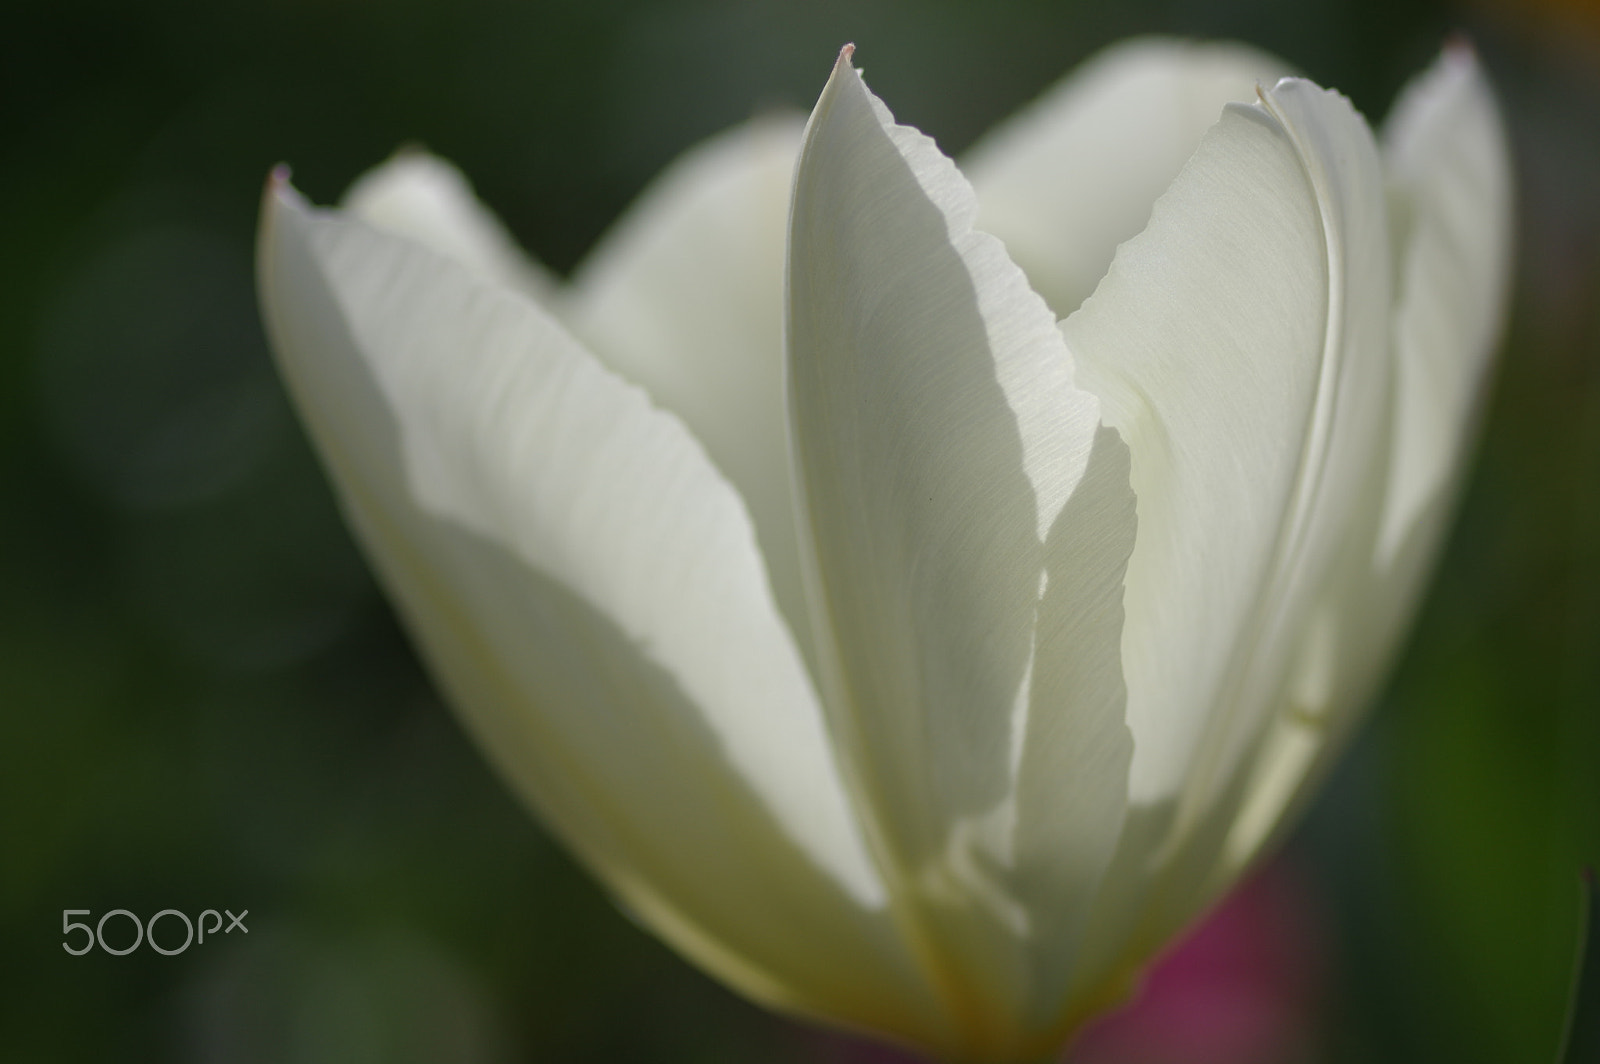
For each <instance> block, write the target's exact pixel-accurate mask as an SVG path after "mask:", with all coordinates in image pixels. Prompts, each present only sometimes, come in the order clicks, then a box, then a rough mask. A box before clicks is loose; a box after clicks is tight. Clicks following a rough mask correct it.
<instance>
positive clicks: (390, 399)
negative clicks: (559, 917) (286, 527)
mask: <svg viewBox="0 0 1600 1064" xmlns="http://www.w3.org/2000/svg"><path fill="white" fill-rule="evenodd" d="M260 276H261V290H262V303H263V306H264V308H265V312H266V320H267V323H268V327H269V332H270V335H271V337H272V340H273V346H274V348H275V350H276V352H277V355H278V358H279V361H280V364H281V366H282V368H283V371H284V374H285V376H286V377H287V379H288V380H289V382H290V385H291V388H292V390H293V392H294V394H295V398H296V400H297V402H298V405H299V407H300V409H301V411H302V412H303V414H304V415H305V417H306V420H307V423H308V426H309V428H310V430H311V432H312V435H313V437H314V438H315V439H316V441H317V443H318V444H319V449H320V450H321V453H322V454H323V455H324V457H325V459H326V461H327V463H328V465H329V467H330V471H331V472H332V474H333V478H334V480H335V483H336V484H337V485H338V488H339V493H340V497H341V500H342V502H343V504H344V506H345V508H346V511H347V513H348V515H349V517H350V519H351V520H352V523H353V524H354V525H355V527H356V528H357V530H358V532H359V533H360V535H361V538H362V540H363V542H364V543H365V544H366V546H367V549H368V551H369V552H370V554H371V555H372V556H373V557H374V558H375V559H376V562H377V566H378V569H379V572H380V575H381V576H382V578H383V580H384V582H385V584H386V585H387V586H388V588H389V590H390V592H391V594H392V595H393V596H394V598H395V600H396V601H397V603H398V605H399V607H400V611H401V613H402V615H403V616H404V618H405V620H406V622H407V624H408V626H409V627H410V628H411V630H412V632H413V633H414V635H415V636H416V638H417V641H418V644H419V647H420V649H421V650H422V652H423V654H424V656H425V657H426V658H427V660H428V662H429V664H430V666H431V668H432V670H433V672H434V675H435V676H436V677H437V679H438V680H439V682H440V683H441V685H442V687H443V688H444V689H445V691H446V692H447V694H448V695H449V697H450V700H451V702H452V703H453V704H454V705H455V707H456V708H457V709H458V710H460V711H461V712H462V714H463V717H464V719H465V720H466V722H467V724H468V725H469V727H470V729H471V730H472V731H473V732H474V734H475V735H476V737H477V738H478V739H479V740H480V742H481V743H482V745H483V747H484V749H485V750H486V751H487V752H489V754H490V755H491V756H492V757H493V758H494V760H495V761H496V763H497V764H498V766H499V768H500V769H501V771H502V772H503V773H504V774H505V776H506V777H507V778H508V779H509V780H510V781H511V782H512V783H513V784H514V785H515V786H516V788H517V789H518V790H519V791H520V792H521V793H522V794H523V795H524V796H526V797H527V798H529V799H530V800H531V801H532V803H533V804H534V805H535V806H536V807H537V809H538V810H539V812H540V813H541V814H542V816H543V817H544V819H545V820H546V822H547V823H549V824H550V825H552V826H553V827H554V829H555V830H556V831H557V832H558V833H559V834H560V835H561V836H562V837H563V838H564V839H565V840H566V842H567V843H568V844H569V845H571V846H572V847H573V849H574V850H575V851H576V852H577V853H578V854H579V855H581V856H582V858H583V859H584V860H585V862H586V863H587V864H588V865H589V866H590V867H591V868H592V869H594V870H595V871H596V872H597V873H598V874H599V876H600V877H601V878H602V880H604V881H605V883H606V884H607V885H608V886H609V887H610V888H611V889H612V890H614V891H615V892H616V893H617V894H618V895H619V896H620V898H621V899H622V900H623V901H624V902H625V903H626V904H627V905H628V906H630V907H631V908H632V909H633V910H634V911H635V912H637V913H638V914H639V915H640V916H641V918H642V919H643V920H644V921H645V922H646V923H648V924H649V925H650V926H651V927H652V928H654V929H655V930H656V931H657V932H658V933H660V934H661V935H662V936H663V937H664V938H666V939H667V940H668V941H670V942H672V943H673V944H674V945H676V946H677V947H678V948H679V949H681V950H683V951H684V952H685V953H686V954H688V955H689V956H691V957H693V958H695V959H696V960H697V961H698V962H699V963H700V964H702V965H703V966H705V967H706V968H707V969H709V970H711V971H713V972H715V973H717V974H718V975H719V976H720V977H721V978H723V979H725V980H726V981H728V982H729V983H731V984H732V985H734V986H736V987H739V988H740V989H741V990H743V991H744V992H745V993H747V994H749V995H751V996H752V997H755V998H757V999H758V1000H762V1001H766V1002H768V1003H770V1004H774V1005H777V1006H780V1007H783V1008H787V1009H791V1010H797V1011H802V1012H809V1013H816V1014H821V1015H825V1016H828V1017H830V1018H832V1019H834V1020H835V1021H840V1022H845V1023H856V1024H861V1025H868V1026H872V1027H874V1028H876V1029H879V1030H884V1031H887V1032H889V1033H891V1034H901V1035H903V1036H905V1033H906V1032H913V1031H922V1030H926V1029H927V1028H928V1026H929V1024H930V1023H936V1022H937V1021H936V1020H935V1019H930V1018H929V1013H930V1011H931V1006H930V1004H929V999H928V998H927V995H926V991H925V989H924V988H923V984H922V982H921V976H920V975H919V974H918V973H917V972H916V970H915V968H914V966H913V964H912V961H911V959H910V958H909V957H908V956H907V955H906V953H905V950H904V947H903V945H902V944H901V942H900V939H899V937H898V934H897V932H896V930H895V928H894V927H893V925H892V923H891V921H890V920H889V918H888V916H887V914H886V912H885V909H884V903H885V898H884V893H883V887H882V884H881V882H880V880H879V877H878V875H877V873H876V871H875V869H874V868H873V865H872V862H871V860H870V858H869V857H868V855H867V852H866V851H865V849H864V848H863V843H862V840H861V838H860V837H859V833H858V829H857V828H856V827H855V825H854V821H853V819H852V816H851V813H850V810H849V808H848V805H847V800H846V797H845V792H844V790H843V787H842V785H841V782H840V779H839V777H838V775H837V772H836V770H835V767H834V765H833V760H832V755H831V753H830V750H829V747H828V743H827V740H826V737H825V733H824V728H823V722H822V719H821V716H820V712H819V710H818V708H817V704H816V700H815V696H814V694H813V692H812V689H811V685H810V682H809V679H808V677H807V675H806V673H805V670H804V668H803V666H802V664H801V662H800V658H799V655H798V654H797V652H796V651H795V648H794V645H793V643H792V641H791V640H790V638H789V636H788V634H787V632H786V631H785V629H784V626H783V624H782V622H781V620H780V618H779V616H778V613H777V611H776V608H775V607H774V605H773V603H772V600H771V597H770V593H769V592H768V590H767V585H766V581H765V577H764V575H763V573H762V571H761V561H760V556H759V554H758V553H757V551H756V548H755V544H754V539H753V536H752V533H751V528H750V524H749V520H748V518H747V516H746V514H745V512H744V509H743V507H742V506H741V504H740V502H739V499H738V496H737V494H736V493H735V492H734V491H733V489H732V488H731V487H730V486H729V485H728V484H727V482H726V481H725V480H724V479H723V478H722V477H721V476H720V475H719V474H718V473H717V472H716V471H715V469H714V468H713V467H712V466H711V464H710V462H709V461H708V460H707V459H706V457H705V454H704V452H703V451H702V450H701V449H700V447H699V446H698V444H696V443H695V441H694V439H693V438H692V437H691V436H690V435H689V433H688V432H687V431H686V430H685V429H684V427H683V425H682V424H681V423H680V422H679V421H678V420H677V419H676V418H675V417H673V416H671V415H670V414H667V413H664V412H662V411H659V410H656V409H654V408H653V407H651V405H650V403H649V402H648V400H647V399H646V398H645V396H644V395H643V393H642V392H640V391H639V389H637V388H636V387H633V386H631V385H629V384H627V383H625V382H623V381H622V380H621V379H619V378H618V377H616V376H615V375H614V374H613V373H611V372H610V371H608V370H606V369H604V368H603V367H602V366H601V365H600V364H599V363H598V362H597V361H595V359H594V358H593V357H592V356H590V355H589V354H588V353H587V352H586V351H584V349H583V348H582V347H581V346H580V345H579V344H578V343H577V342H576V341H574V340H573V339H572V338H571V337H570V336H569V335H568V334H567V333H566V332H565V331H564V330H563V329H562V328H561V327H560V326H559V325H558V324H557V323H556V322H555V321H554V319H552V318H551V317H550V316H549V315H548V314H546V313H545V312H544V311H542V310H541V309H540V308H539V307H537V306H536V305H535V304H533V303H532V302H530V301H528V300H526V299H523V298H521V297H519V296H517V295H515V294H512V293H510V292H508V291H506V290H503V289H501V288H498V287H496V286H493V285H490V284H487V283H485V282H484V281H483V280H482V278H481V277H479V276H477V275H475V274H474V273H472V272H471V271H469V270H467V269H464V268H462V267H460V266H459V265H457V264H456V263H454V262H452V261H450V260H448V259H445V258H441V257H439V256H437V255H435V254H433V253H431V252H429V251H427V250H426V249H424V248H423V247H421V246H419V245H416V244H412V243H409V242H407V241H404V240H402V239H399V238H397V237H394V236H391V235H387V234H384V233H380V232H378V231H376V230H374V229H372V228H370V227H369V226H367V225H365V224H363V223H362V222H360V221H359V220H356V219H353V218H350V217H348V216H346V215H341V214H339V213H337V212H326V211H316V210H312V209H310V208H308V207H306V206H305V205H304V203H303V202H302V201H301V200H300V198H299V197H298V195H297V194H296V193H294V191H293V190H292V189H289V188H287V187H286V186H281V185H279V186H274V187H271V188H269V190H268V193H267V198H266V203H265V206H264V217H263V223H262V234H261V263H260Z"/></svg>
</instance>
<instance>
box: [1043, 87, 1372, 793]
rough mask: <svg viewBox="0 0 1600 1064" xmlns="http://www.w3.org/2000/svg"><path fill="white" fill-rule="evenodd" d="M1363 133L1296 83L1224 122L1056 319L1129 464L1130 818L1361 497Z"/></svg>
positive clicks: (1244, 666) (1173, 768)
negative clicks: (1342, 506)
mask: <svg viewBox="0 0 1600 1064" xmlns="http://www.w3.org/2000/svg"><path fill="white" fill-rule="evenodd" d="M1364 128H1365V127H1364V125H1363V124H1362V123H1361V119H1360V117H1359V116H1357V115H1355V114H1354V112H1353V111H1351V110H1350V108H1349V105H1348V103H1346V102H1345V101H1343V99H1342V98H1340V97H1337V96H1336V95H1334V94H1325V93H1322V92H1321V90H1318V89H1316V87H1315V86H1312V85H1310V84H1309V83H1306V82H1301V81H1296V80H1292V79H1290V80H1286V81H1284V82H1283V83H1281V84H1280V85H1279V87H1278V88H1277V89H1275V90H1273V91H1272V92H1271V93H1269V94H1268V95H1267V96H1266V98H1265V102H1264V103H1263V104H1260V105H1253V106H1243V105H1237V104H1234V105H1229V106H1228V108H1227V109H1226V111H1225V112H1224V114H1223V117H1222V120H1221V122H1219V123H1218V124H1217V126H1215V127H1214V128H1213V129H1212V130H1211V132H1209V133H1207V134H1206V136H1205V138H1204V140H1202V142H1201V144H1200V147H1199V149H1198V150H1197V151H1196V153H1195V156H1194V158H1193V159H1192V160H1191V161H1190V163H1189V164H1188V166H1186V167H1185V168H1184V171H1183V173H1182V174H1181V175H1180V176H1179V178H1178V180H1177V181H1176V182H1175V183H1174V184H1173V186H1172V188H1171V190H1170V191H1169V192H1168V193H1167V194H1166V195H1165V196H1164V197H1162V199H1161V200H1160V201H1159V202H1158V203H1157V205H1156V208H1155V210H1154V212H1153V214H1152V216H1151V220H1150V225H1149V227H1148V228H1147V229H1146V230H1145V232H1144V233H1143V234H1141V235H1140V236H1139V237H1138V238H1137V239H1136V240H1134V241H1132V242H1130V243H1129V244H1126V245H1124V246H1123V247H1122V249H1121V250H1120V251H1119V252H1118V255H1117V258H1116V261H1115V262H1114V263H1113V265H1112V267H1111V270H1110V272H1109V273H1108V275H1107V277H1106V279H1105V281H1104V282H1102V284H1101V286H1100V288H1099V289H1098V290H1097V291H1096V293H1095V294H1094V296H1092V297H1091V298H1090V299H1089V300H1088V301H1087V302H1086V303H1084V305H1083V307H1082V308H1081V309H1080V310H1079V311H1078V312H1077V313H1075V314H1074V315H1072V317H1070V318H1069V319H1068V320H1067V321H1066V322H1065V323H1063V331H1064V332H1065V334H1066V337H1067V341H1068V344H1069V346H1070V347H1071V348H1072V351H1073V354H1074V356H1075V357H1076V358H1077V359H1078V362H1079V366H1080V367H1081V370H1082V374H1083V376H1082V379H1083V381H1084V382H1085V384H1086V385H1087V386H1088V387H1089V388H1091V390H1094V391H1095V392H1097V394H1099V395H1100V396H1101V398H1102V400H1103V401H1104V402H1105V404H1106V411H1107V418H1108V420H1109V421H1110V422H1111V423H1112V424H1113V425H1115V426H1116V427H1117V428H1118V429H1120V430H1121V431H1122V433H1123V435H1124V437H1125V438H1127V439H1128V441H1129V447H1130V449H1131V450H1132V453H1133V483H1134V490H1135V492H1136V493H1137V495H1138V497H1139V525H1140V531H1139V543H1138V546H1137V548H1136V549H1135V551H1134V554H1133V558H1132V560H1131V561H1130V563H1129V572H1128V624H1127V629H1126V635H1125V638H1124V640H1123V654H1124V659H1125V661H1126V662H1127V671H1128V688H1129V723H1130V725H1131V726H1132V728H1133V731H1134V737H1135V740H1136V742H1137V744H1138V752H1137V754H1136V755H1135V758H1134V766H1133V781H1132V786H1133V796H1134V798H1135V800H1137V801H1140V802H1152V801H1157V800H1160V799H1163V798H1170V797H1172V796H1174V795H1175V794H1177V793H1178V792H1179V791H1180V790H1181V789H1182V788H1183V786H1184V784H1185V780H1186V778H1187V776H1188V773H1189V769H1190V767H1191V764H1192V761H1193V759H1194V758H1195V757H1196V756H1197V755H1198V754H1199V752H1200V746H1201V736H1202V733H1203V732H1204V731H1206V730H1207V729H1208V728H1209V727H1210V726H1211V721H1212V718H1213V716H1214V714H1215V713H1216V712H1217V710H1218V709H1219V707H1223V706H1228V705H1231V704H1232V703H1233V701H1234V700H1235V698H1236V696H1237V695H1238V694H1239V693H1240V692H1239V685H1240V684H1241V683H1242V682H1243V680H1244V678H1245V677H1246V675H1247V674H1249V673H1251V672H1253V671H1255V670H1257V669H1258V668H1259V665H1258V664H1253V663H1252V662H1251V658H1252V657H1253V656H1255V655H1257V654H1258V652H1259V649H1260V648H1259V647H1258V642H1259V640H1260V639H1261V638H1263V635H1264V634H1265V635H1270V633H1263V631H1262V625H1263V622H1264V621H1266V620H1267V619H1268V618H1271V617H1277V616H1280V615H1281V612H1282V608H1283V605H1284V600H1285V598H1286V597H1289V598H1292V597H1293V595H1292V590H1293V588H1298V587H1299V586H1300V584H1302V583H1303V582H1304V581H1303V579H1302V578H1301V576H1299V575H1297V574H1298V572H1299V570H1300V569H1301V568H1303V567H1304V565H1305V562H1306V560H1307V549H1308V548H1307V540H1306V537H1307V536H1311V537H1317V536H1318V529H1317V525H1316V522H1315V521H1314V520H1313V519H1312V518H1313V517H1314V516H1316V515H1318V514H1321V513H1325V512H1329V510H1328V506H1329V504H1330V502H1331V500H1330V499H1327V498H1326V497H1325V496H1326V495H1327V493H1328V492H1330V491H1331V490H1333V489H1334V488H1337V489H1338V491H1337V493H1336V494H1337V495H1338V497H1341V498H1342V497H1343V493H1346V492H1349V491H1353V490H1356V489H1357V488H1359V487H1360V486H1362V485H1363V484H1364V483H1366V481H1365V479H1364V478H1363V475H1362V470H1363V469H1364V468H1365V465H1366V464H1367V462H1369V461H1370V458H1368V457H1367V456H1366V455H1367V452H1370V451H1371V450H1372V449H1373V448H1372V447H1371V446H1368V447H1367V448H1366V449H1365V450H1363V449H1361V448H1360V447H1357V449H1356V452H1355V453H1353V454H1346V453H1345V451H1344V449H1343V448H1344V444H1345V442H1346V436H1349V435H1351V434H1350V433H1347V432H1344V431H1342V430H1341V431H1339V432H1335V431H1334V430H1335V428H1336V426H1338V425H1342V424H1343V422H1342V421H1340V420H1339V419H1341V418H1347V417H1354V416H1356V415H1357V414H1362V415H1363V416H1365V417H1367V418H1371V417H1372V416H1373V415H1372V414H1371V412H1370V410H1368V409H1367V404H1365V403H1364V402H1356V401H1355V400H1350V401H1346V400H1345V395H1346V393H1347V391H1348V390H1349V389H1351V388H1360V389H1363V393H1362V394H1363V395H1365V394H1367V390H1369V389H1371V388H1374V387H1376V385H1374V384H1373V381H1374V380H1375V379H1376V380H1377V381H1378V382H1379V383H1381V382H1382V380H1383V378H1384V376H1385V375H1384V374H1383V373H1382V371H1381V367H1382V358H1383V356H1384V353H1385V340H1386V338H1385V336H1384V334H1383V329H1382V322H1383V313H1384V312H1383V307H1384V306H1386V305H1387V301H1388V297H1387V293H1388V277H1387V259H1386V257H1385V256H1384V254H1383V249H1384V245H1383V243H1382V226H1383V203H1382V199H1381V189H1380V190H1379V191H1378V192H1377V194H1378V195H1379V197H1380V198H1379V199H1378V200H1377V202H1376V203H1375V204H1374V203H1372V202H1370V199H1371V196H1372V195H1373V193H1374V190H1373V189H1372V187H1371V185H1372V183H1373V182H1374V181H1375V180H1376V174H1377V164H1376V157H1375V153H1374V151H1373V148H1372V146H1371V143H1370V142H1371V136H1370V134H1364V135H1365V137H1366V144H1365V147H1364V148H1363V146H1362V144H1361V141H1360V136H1361V135H1363V131H1364ZM1363 152H1364V153H1365V154H1364V155H1363V154H1362V153H1363ZM1340 153H1344V154H1340ZM1351 153H1353V154H1351ZM1347 155H1348V156H1349V158H1346V156H1347ZM1350 170H1354V171H1356V172H1355V173H1353V174H1352V173H1349V172H1347V171H1350ZM1374 212H1375V213H1374ZM1374 260H1376V261H1374ZM1361 270H1366V271H1367V272H1366V273H1361V272H1359V271H1361ZM1374 322H1376V323H1377V327H1376V329H1375V328H1374ZM1374 361H1376V362H1377V365H1378V367H1379V371H1378V372H1377V374H1376V375H1374V373H1373V371H1372V364H1373V362H1374ZM1336 441H1337V442H1338V444H1339V445H1338V446H1335V442H1336ZM1357 442H1359V441H1357ZM1330 478H1331V479H1330ZM1331 512H1333V513H1341V511H1339V510H1337V509H1335V510H1332V511H1331ZM1320 549H1323V550H1325V549H1327V548H1326V547H1321V548H1320ZM1312 554H1313V555H1314V556H1318V557H1319V556H1320V555H1316V553H1315V551H1313V552H1312ZM1291 585H1292V586H1291Z"/></svg>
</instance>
